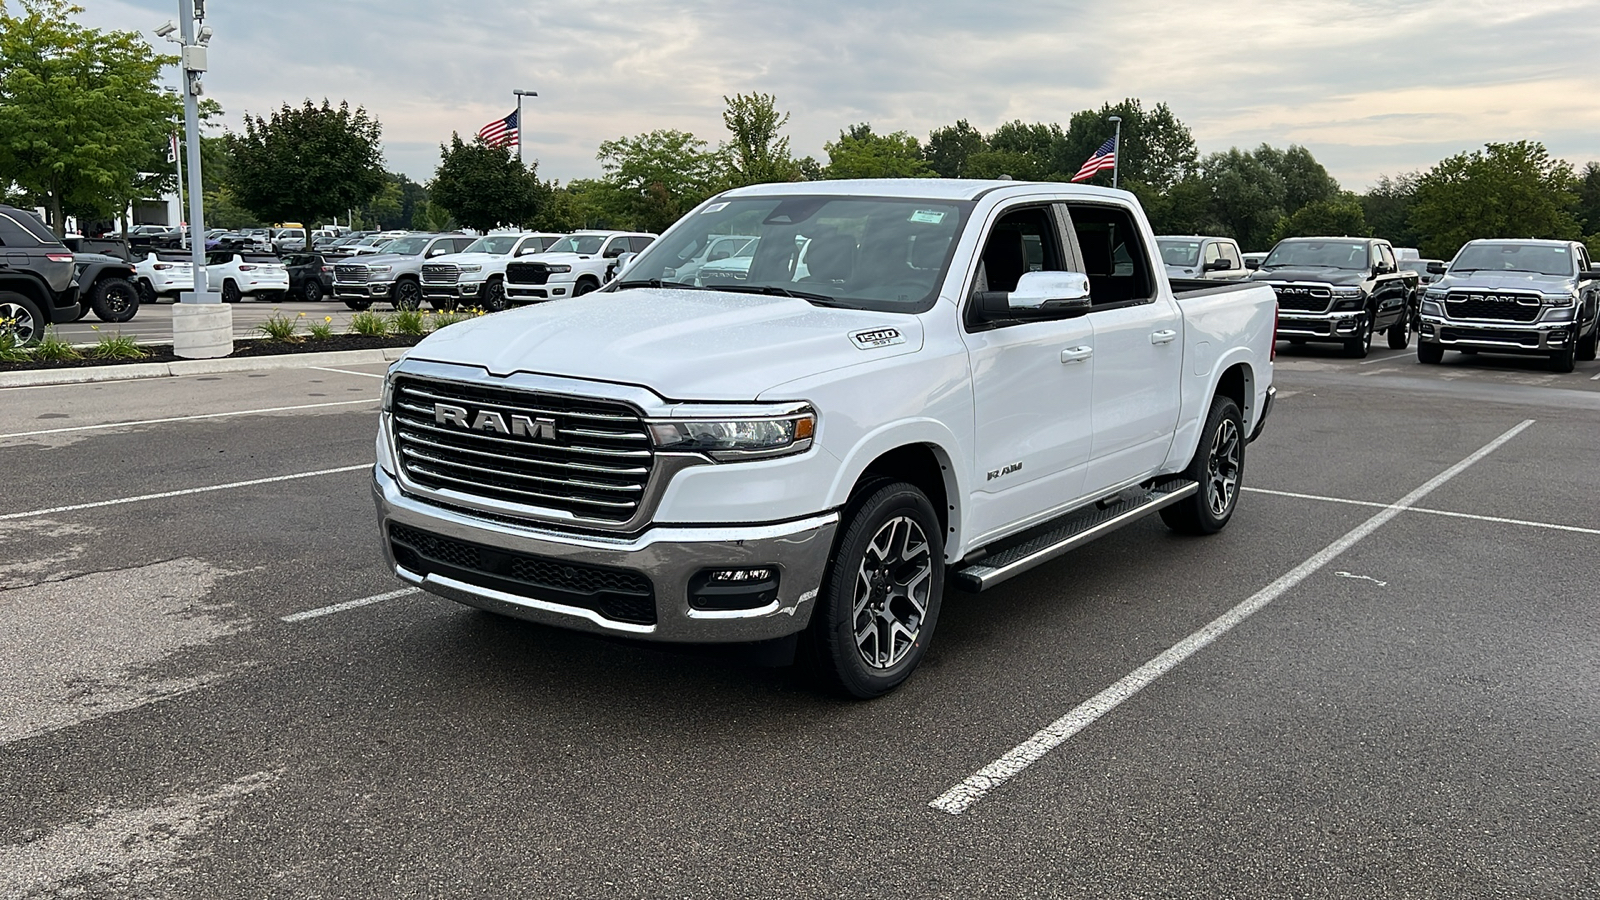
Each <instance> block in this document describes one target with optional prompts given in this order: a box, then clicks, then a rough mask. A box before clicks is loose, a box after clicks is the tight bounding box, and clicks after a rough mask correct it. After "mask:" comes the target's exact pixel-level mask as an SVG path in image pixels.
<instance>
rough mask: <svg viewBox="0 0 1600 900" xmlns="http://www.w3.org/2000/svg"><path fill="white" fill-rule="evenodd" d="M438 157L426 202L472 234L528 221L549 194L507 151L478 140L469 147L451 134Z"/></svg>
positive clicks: (440, 149)
mask: <svg viewBox="0 0 1600 900" xmlns="http://www.w3.org/2000/svg"><path fill="white" fill-rule="evenodd" d="M439 154H440V161H439V168H438V171H437V172H436V173H435V174H434V176H433V181H432V183H430V184H429V185H428V199H429V202H430V203H432V204H435V205H437V206H439V207H441V208H443V209H445V210H447V211H449V213H450V215H451V216H453V217H454V218H455V220H456V221H457V222H459V223H461V224H462V225H465V226H466V227H468V228H471V229H474V230H476V231H480V232H489V231H492V230H494V229H495V228H499V227H501V226H503V225H521V224H523V223H525V222H531V221H533V220H534V218H536V217H537V216H538V215H539V208H540V207H541V206H543V205H544V203H545V201H546V199H547V197H548V196H549V194H550V189H549V187H548V186H546V185H545V184H544V183H542V182H541V181H539V176H538V175H537V174H536V173H535V167H534V166H524V165H523V164H522V162H521V161H520V160H518V159H517V158H516V156H515V155H513V154H512V152H511V148H510V147H491V146H490V145H488V144H486V143H484V142H483V140H482V139H481V138H477V139H474V140H473V142H472V143H470V144H468V143H464V142H463V141H462V140H461V135H459V134H454V133H452V134H451V135H450V143H449V145H448V146H447V145H443V144H441V145H440V146H439ZM535 165H537V164H535Z"/></svg>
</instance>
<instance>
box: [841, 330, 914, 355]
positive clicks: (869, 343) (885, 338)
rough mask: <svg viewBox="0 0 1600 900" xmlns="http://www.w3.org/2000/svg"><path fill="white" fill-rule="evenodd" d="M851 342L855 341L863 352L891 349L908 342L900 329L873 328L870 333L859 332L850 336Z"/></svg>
mask: <svg viewBox="0 0 1600 900" xmlns="http://www.w3.org/2000/svg"><path fill="white" fill-rule="evenodd" d="M850 340H852V341H855V342H856V347H858V348H860V349H862V350H872V349H875V348H877V347H889V346H892V345H894V344H904V343H905V342H906V338H905V335H903V334H901V333H900V329H898V328H873V329H870V330H868V331H857V332H855V333H853V334H851V335H850Z"/></svg>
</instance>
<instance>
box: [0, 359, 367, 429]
mask: <svg viewBox="0 0 1600 900" xmlns="http://www.w3.org/2000/svg"><path fill="white" fill-rule="evenodd" d="M356 374H360V373H356ZM378 402H380V398H378V397H373V398H371V399H369V400H334V401H332V402H331V403H306V404H302V405H300V406H269V407H266V408H263V409H235V410H231V411H229V412H217V413H197V414H195V415H192V416H168V417H166V418H164V419H139V420H137V421H133V422H106V423H104V424H101V425H76V426H73V427H71V428H46V429H43V430H41V431H17V432H13V433H11V434H0V440H5V439H6V438H24V437H38V436H39V435H43V434H67V433H69V432H73V431H98V430H102V429H106V428H129V427H132V426H134V425H163V424H166V423H168V422H192V421H195V420H197V419H222V418H227V417H228V416H254V415H260V414H262V413H275V412H293V411H294V410H297V409H322V408H324V407H328V406H354V405H356V404H358V403H378Z"/></svg>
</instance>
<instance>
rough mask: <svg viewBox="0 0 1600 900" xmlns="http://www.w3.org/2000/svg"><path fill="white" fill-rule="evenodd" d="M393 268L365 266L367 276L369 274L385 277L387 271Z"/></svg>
mask: <svg viewBox="0 0 1600 900" xmlns="http://www.w3.org/2000/svg"><path fill="white" fill-rule="evenodd" d="M393 268H394V266H367V274H369V275H385V274H388V273H389V271H390V270H392V269H393Z"/></svg>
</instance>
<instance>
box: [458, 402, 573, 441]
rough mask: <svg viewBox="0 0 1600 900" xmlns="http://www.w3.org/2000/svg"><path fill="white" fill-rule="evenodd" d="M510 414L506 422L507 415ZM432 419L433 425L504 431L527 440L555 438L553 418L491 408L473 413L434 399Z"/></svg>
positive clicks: (508, 435) (488, 431) (498, 432)
mask: <svg viewBox="0 0 1600 900" xmlns="http://www.w3.org/2000/svg"><path fill="white" fill-rule="evenodd" d="M508 418H509V420H510V421H509V423H508V422H507V419H508ZM433 422H434V424H435V425H449V426H451V427H452V428H461V429H464V430H466V431H481V432H483V433H485V434H491V433H492V434H503V435H506V436H507V437H519V438H526V439H528V440H530V441H553V440H555V439H556V420H555V419H546V418H535V417H533V416H521V415H516V414H514V413H513V414H512V415H510V416H506V415H503V414H501V413H498V412H495V411H494V410H491V409H480V410H478V414H477V415H476V416H473V415H472V411H471V410H469V409H467V408H466V407H465V406H456V405H454V404H451V403H435V404H434V405H433Z"/></svg>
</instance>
